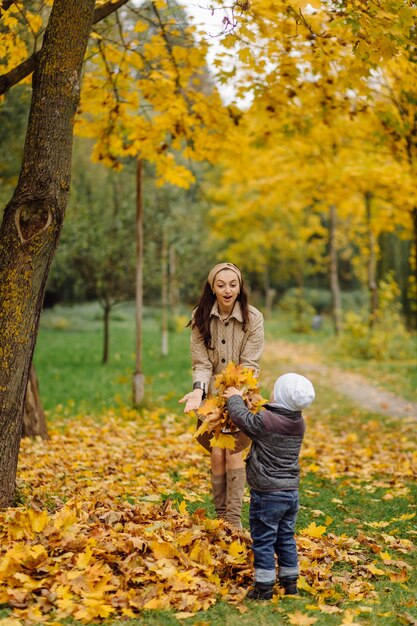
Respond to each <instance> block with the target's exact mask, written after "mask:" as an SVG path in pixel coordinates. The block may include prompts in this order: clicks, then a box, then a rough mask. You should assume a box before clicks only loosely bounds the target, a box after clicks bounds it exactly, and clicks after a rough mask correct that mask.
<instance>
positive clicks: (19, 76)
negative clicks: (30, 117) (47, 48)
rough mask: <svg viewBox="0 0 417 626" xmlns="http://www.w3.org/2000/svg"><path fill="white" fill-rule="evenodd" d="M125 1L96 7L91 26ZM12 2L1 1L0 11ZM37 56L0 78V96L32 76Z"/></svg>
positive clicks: (37, 54)
mask: <svg viewBox="0 0 417 626" xmlns="http://www.w3.org/2000/svg"><path fill="white" fill-rule="evenodd" d="M127 1H128V0H118V1H117V2H111V0H109V2H106V4H103V5H102V6H100V7H98V8H97V9H96V10H95V11H94V17H93V24H97V22H100V21H101V20H103V19H104V18H105V17H107V16H108V15H111V14H112V13H114V11H117V9H120V7H122V6H123V5H124V4H126V3H127ZM13 2H14V0H3V2H2V3H1V4H0V7H1V9H0V11H2V10H7V9H8V8H9V7H10V6H11V5H12V4H13ZM39 55H40V51H38V52H34V53H33V54H32V56H30V57H29V58H27V59H26V60H25V61H23V62H22V63H20V64H19V65H16V67H14V68H13V69H12V70H10V71H9V72H6V73H5V74H2V75H1V76H0V95H2V94H4V93H6V91H8V90H9V89H10V87H13V86H14V85H16V84H17V83H20V81H21V80H23V79H24V78H26V76H29V75H30V74H32V72H33V71H34V69H35V67H36V65H37V63H38V61H39Z"/></svg>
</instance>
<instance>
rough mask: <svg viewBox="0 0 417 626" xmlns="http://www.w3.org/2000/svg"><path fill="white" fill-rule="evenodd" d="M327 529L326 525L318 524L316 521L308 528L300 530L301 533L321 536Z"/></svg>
mask: <svg viewBox="0 0 417 626" xmlns="http://www.w3.org/2000/svg"><path fill="white" fill-rule="evenodd" d="M326 530H327V528H326V526H317V524H316V522H312V523H311V524H309V526H307V528H304V529H302V530H300V533H301V534H302V535H307V536H309V537H321V536H322V535H323V534H324V533H325V532H326Z"/></svg>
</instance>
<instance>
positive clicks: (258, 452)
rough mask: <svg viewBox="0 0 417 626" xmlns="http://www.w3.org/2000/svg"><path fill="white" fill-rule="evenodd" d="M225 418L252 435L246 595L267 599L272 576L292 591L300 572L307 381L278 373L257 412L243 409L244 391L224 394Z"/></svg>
mask: <svg viewBox="0 0 417 626" xmlns="http://www.w3.org/2000/svg"><path fill="white" fill-rule="evenodd" d="M223 395H224V397H225V398H227V410H228V412H229V417H230V418H231V419H232V420H233V422H234V423H235V424H236V426H238V427H239V428H240V429H241V430H242V432H244V433H246V434H247V435H248V436H249V437H250V438H251V439H252V447H251V450H250V453H249V455H248V457H247V459H246V461H247V465H246V470H247V479H248V484H249V487H250V490H251V500H250V513H249V522H250V532H251V536H252V541H253V544H252V550H253V554H254V563H255V584H254V587H253V588H252V589H251V590H250V591H249V593H248V595H247V597H248V598H250V599H252V600H270V599H271V598H272V596H273V593H274V585H275V580H276V573H275V554H276V555H277V557H278V579H279V585H280V586H281V587H283V589H284V592H285V594H286V595H296V594H298V590H297V579H298V574H299V569H298V555H297V546H296V543H295V539H294V529H295V523H296V520H297V512H298V506H299V505H298V486H299V482H300V465H299V455H300V449H301V444H302V442H303V437H304V432H305V423H304V418H303V416H302V414H301V411H302V409H304V408H306V407H307V406H309V405H310V404H311V403H312V402H313V400H314V397H315V392H314V388H313V385H312V384H311V382H310V381H309V380H308V379H307V378H305V377H304V376H300V375H299V374H292V373H291V374H284V376H280V377H279V378H278V379H277V380H276V381H275V385H274V389H273V392H272V393H271V402H270V403H268V404H266V405H264V407H263V408H262V409H261V410H260V411H259V412H258V413H255V414H253V413H251V412H250V411H249V410H248V408H247V407H246V405H245V403H244V401H243V398H242V391H238V390H237V389H236V388H235V387H229V388H228V389H226V391H225V392H224V394H223Z"/></svg>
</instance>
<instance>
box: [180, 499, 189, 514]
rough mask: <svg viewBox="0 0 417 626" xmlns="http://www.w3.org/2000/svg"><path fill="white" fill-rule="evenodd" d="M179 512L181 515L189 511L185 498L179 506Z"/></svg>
mask: <svg viewBox="0 0 417 626" xmlns="http://www.w3.org/2000/svg"><path fill="white" fill-rule="evenodd" d="M178 510H179V512H180V513H181V515H188V511H187V503H186V501H185V500H183V501H182V502H181V503H180V505H179V507H178Z"/></svg>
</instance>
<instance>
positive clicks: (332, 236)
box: [329, 205, 342, 335]
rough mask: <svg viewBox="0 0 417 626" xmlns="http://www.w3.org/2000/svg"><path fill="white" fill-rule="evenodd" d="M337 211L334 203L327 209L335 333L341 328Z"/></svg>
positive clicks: (337, 333)
mask: <svg viewBox="0 0 417 626" xmlns="http://www.w3.org/2000/svg"><path fill="white" fill-rule="evenodd" d="M336 230H337V213H336V207H335V206H334V205H331V206H330V209H329V257H330V258H329V260H330V291H331V296H332V318H333V328H334V332H335V334H336V335H339V334H340V332H341V330H342V301H341V296H340V285H339V267H338V258H337V245H336Z"/></svg>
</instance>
